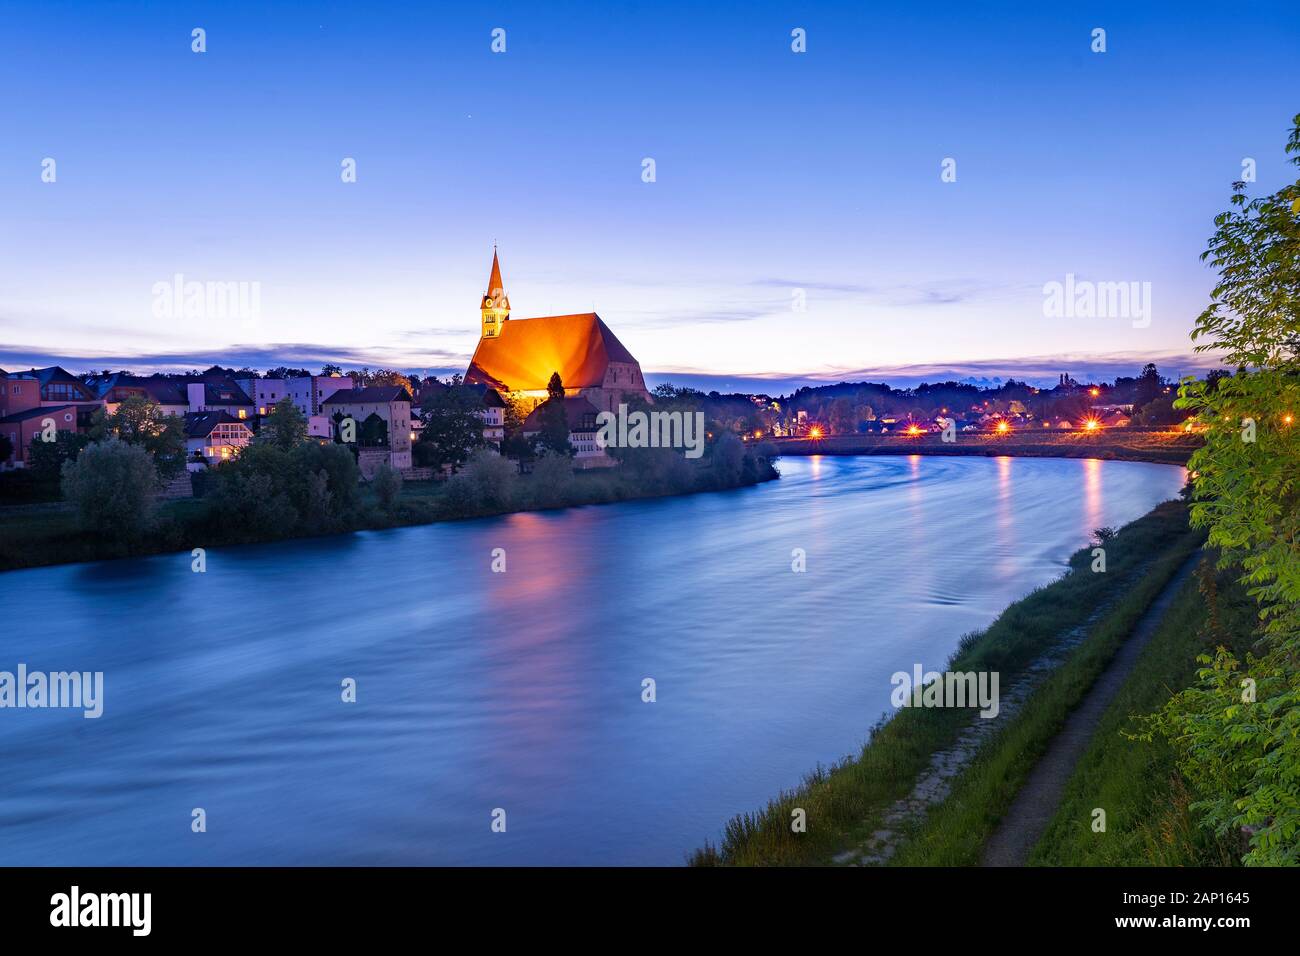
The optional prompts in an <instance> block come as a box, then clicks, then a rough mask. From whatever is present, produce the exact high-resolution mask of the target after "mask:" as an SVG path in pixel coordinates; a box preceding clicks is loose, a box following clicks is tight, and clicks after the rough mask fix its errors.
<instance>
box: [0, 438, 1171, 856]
mask: <svg viewBox="0 0 1300 956" xmlns="http://www.w3.org/2000/svg"><path fill="white" fill-rule="evenodd" d="M781 470H782V473H783V477H782V478H781V480H780V481H776V482H770V483H767V484H765V485H761V486H758V487H754V488H747V489H742V490H737V491H731V492H722V493H710V494H699V495H693V496H687V497H681V498H670V499H659V500H650V501H636V502H626V503H621V504H616V505H602V506H592V507H585V508H573V509H567V510H563V511H553V512H542V513H524V514H516V515H510V516H506V517H501V518H492V519H483V520H476V521H467V522H457V523H444V524H437V525H427V526H422V527H414V528H402V529H397V530H391V531H382V532H364V533H360V534H354V535H344V536H336V537H330V538H319V539H311V540H303V541H292V542H284V543H279V544H270V545H257V546H251V547H239V548H215V549H211V550H210V551H208V553H207V570H206V571H205V572H204V573H195V572H193V571H192V570H191V558H190V555H189V554H188V553H185V554H178V555H163V556H158V557H151V558H143V559H138V560H130V561H117V562H103V563H96V564H80V565H65V566H60V567H50V568H39V569H33V570H27V571H16V572H10V573H7V574H0V599H2V600H3V607H4V608H5V611H6V619H7V620H8V621H9V626H8V627H7V628H6V629H5V633H4V636H3V638H0V670H4V671H10V672H13V671H16V669H17V666H18V665H19V664H20V663H22V664H25V665H26V667H27V669H28V671H29V672H30V671H38V670H40V671H65V670H78V671H92V672H93V671H102V672H103V674H104V694H103V714H102V716H101V717H99V718H97V719H87V718H84V717H83V716H82V712H81V711H79V710H55V709H0V753H2V754H3V761H4V774H3V782H2V783H0V834H3V837H2V838H0V864H8V865H15V864H23V865H69V866H82V865H143V864H161V865H179V864H212V865H223V864H283V865H297V864H380V865H383V864H412V865H425V864H453V865H459V864H668V865H673V864H680V863H682V862H683V861H684V859H685V856H686V854H687V853H688V851H689V850H690V849H691V848H693V847H695V846H698V845H699V844H700V843H701V842H702V841H703V840H704V839H706V838H708V839H712V840H714V841H716V840H717V838H718V835H719V833H720V831H721V828H722V826H723V824H724V823H725V822H726V820H727V819H728V818H729V817H730V816H732V815H733V814H735V813H737V812H741V811H746V810H752V809H756V808H757V807H759V806H761V805H762V804H763V803H765V802H766V801H767V800H768V798H770V797H772V796H774V795H775V794H776V793H777V792H778V791H779V790H781V789H783V788H790V787H793V786H795V785H797V784H798V783H799V781H800V779H801V778H802V776H803V775H804V774H805V773H806V772H807V771H809V770H810V769H812V768H813V767H814V766H815V765H816V764H817V763H819V762H820V763H822V764H826V763H829V762H830V761H832V760H835V759H837V758H839V757H841V756H843V755H845V754H848V753H851V752H856V751H857V750H858V749H859V747H860V746H861V744H862V742H863V740H864V739H865V737H866V734H867V731H868V728H869V727H870V725H871V724H872V723H873V722H874V721H875V720H876V719H877V718H878V717H879V716H880V715H881V714H882V713H884V712H885V711H886V710H887V709H888V707H889V692H890V689H891V687H890V684H889V677H890V675H891V674H892V673H894V672H895V671H898V670H908V671H910V670H911V668H912V666H913V664H915V663H920V664H922V665H923V666H924V667H925V668H927V669H929V668H934V669H941V667H942V665H943V664H944V662H945V661H946V659H947V657H948V655H949V654H950V653H951V651H952V650H953V648H954V647H955V646H956V644H957V641H958V640H959V638H960V637H961V635H962V634H963V633H965V632H967V631H971V630H974V629H978V628H981V627H984V626H986V625H987V624H989V623H990V622H991V621H992V620H993V618H994V617H996V616H997V614H998V613H999V612H1000V611H1001V610H1002V609H1003V608H1004V607H1005V606H1006V605H1007V604H1009V603H1010V602H1012V601H1014V600H1015V599H1017V598H1019V597H1021V596H1023V595H1024V594H1026V593H1027V592H1028V591H1030V590H1032V589H1033V588H1034V587H1036V586H1038V585H1041V584H1044V583H1046V582H1048V581H1051V580H1052V579H1054V578H1055V577H1057V576H1058V575H1060V574H1061V573H1062V571H1063V569H1064V566H1065V560H1066V558H1067V557H1068V556H1069V554H1070V553H1071V551H1073V550H1074V549H1076V548H1079V547H1082V546H1083V545H1084V544H1085V543H1086V539H1087V537H1088V534H1089V532H1090V531H1091V530H1092V529H1094V528H1097V527H1100V526H1102V525H1113V526H1119V525H1121V524H1124V523H1126V522H1128V521H1131V520H1132V519H1134V518H1137V517H1139V516H1140V515H1142V514H1144V513H1146V512H1147V511H1149V510H1150V509H1151V508H1152V507H1153V506H1154V505H1156V504H1157V503H1159V502H1161V501H1164V500H1166V499H1169V498H1172V497H1176V495H1177V493H1178V490H1179V488H1180V487H1181V486H1182V484H1183V481H1184V477H1185V472H1184V470H1183V469H1182V468H1177V467H1173V466H1169V465H1154V464H1143V463H1136V462H1120V461H1107V462H1102V461H1096V460H1065V459H1045V458H1044V459H1011V458H998V459H992V458H973V457H972V458H955V457H954V458H943V457H934V458H922V457H918V456H912V457H865V458H830V457H813V458H787V459H784V460H783V461H782V462H781ZM0 532H2V529H0ZM495 549H503V550H504V561H505V571H504V572H503V573H501V572H493V571H492V563H493V561H494V550H495ZM794 549H802V551H803V554H804V555H805V559H804V560H805V565H806V570H805V571H803V572H802V573H796V572H794V571H793V570H792V567H791V565H792V561H793V560H794V558H793V557H792V553H793V552H794ZM498 554H499V552H498ZM349 678H350V679H351V680H353V681H355V686H356V700H355V702H344V701H343V699H342V697H343V691H342V686H343V682H344V681H345V679H349ZM646 678H650V679H652V680H653V681H654V691H655V698H656V699H655V700H654V702H653V703H647V702H643V700H642V696H643V681H644V680H645V679H646ZM196 808H201V809H202V811H203V818H204V820H205V823H206V831H205V832H194V829H193V826H192V821H193V819H194V811H195V809H196ZM498 809H500V810H503V811H504V819H505V832H503V833H501V832H493V829H492V821H493V811H495V810H498ZM498 816H499V815H498Z"/></svg>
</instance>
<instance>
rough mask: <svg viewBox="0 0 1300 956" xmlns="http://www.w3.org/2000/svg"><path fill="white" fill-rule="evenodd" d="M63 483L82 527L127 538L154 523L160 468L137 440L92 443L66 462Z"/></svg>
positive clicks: (123, 538)
mask: <svg viewBox="0 0 1300 956" xmlns="http://www.w3.org/2000/svg"><path fill="white" fill-rule="evenodd" d="M62 487H63V496H64V498H66V499H67V500H68V501H69V502H70V503H71V504H72V505H73V506H74V507H75V508H76V510H77V517H78V520H79V522H80V524H81V527H82V529H83V530H86V531H93V532H97V533H99V534H104V535H108V536H109V537H111V538H114V539H117V540H129V539H132V538H136V537H138V536H140V535H141V534H143V533H144V532H145V531H147V530H148V529H149V528H150V527H151V526H152V524H153V515H154V495H155V493H156V492H157V490H158V473H157V471H156V469H155V468H154V464H153V458H152V457H150V455H149V453H148V452H147V451H145V450H144V449H143V448H141V447H140V446H138V445H128V444H126V443H125V442H123V441H120V440H119V439H116V438H110V439H109V440H107V441H103V442H98V443H96V444H93V445H90V446H88V447H87V448H85V449H84V450H83V451H82V452H81V454H80V455H78V456H77V457H76V459H75V460H71V461H67V462H65V463H64V465H63V480H62Z"/></svg>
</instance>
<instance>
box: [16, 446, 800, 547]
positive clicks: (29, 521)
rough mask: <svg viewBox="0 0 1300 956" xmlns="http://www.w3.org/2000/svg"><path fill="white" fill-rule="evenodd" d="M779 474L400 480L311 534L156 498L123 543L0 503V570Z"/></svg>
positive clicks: (693, 489)
mask: <svg viewBox="0 0 1300 956" xmlns="http://www.w3.org/2000/svg"><path fill="white" fill-rule="evenodd" d="M705 461H706V462H707V459H705ZM778 477H779V474H778V472H777V471H776V470H775V468H773V467H771V466H770V465H769V464H768V463H767V462H766V461H764V460H762V459H759V464H758V466H756V467H755V468H753V469H752V470H751V469H743V470H741V471H740V472H739V474H737V475H731V474H728V473H719V470H718V469H713V468H709V467H706V466H704V465H701V466H698V467H695V468H694V470H693V471H685V470H683V471H679V472H678V473H676V475H670V476H668V477H664V476H662V475H648V474H641V473H638V472H636V471H633V470H628V469H627V468H626V467H624V468H616V469H601V470H592V471H579V472H575V473H573V475H572V477H571V479H569V480H567V481H562V482H560V483H558V484H557V483H556V481H555V479H554V475H552V476H550V477H547V476H541V475H520V476H516V477H514V478H513V479H511V481H510V487H508V488H507V489H505V490H504V491H503V490H502V489H501V488H494V491H495V492H496V494H494V495H492V496H484V495H475V494H473V490H472V488H469V487H467V482H466V481H465V480H462V479H457V480H455V481H437V482H434V481H420V482H408V483H406V484H405V485H404V486H403V487H402V491H401V494H400V496H399V497H398V498H397V500H396V501H395V502H393V503H392V504H391V505H390V506H389V507H384V506H383V505H382V504H381V503H380V501H379V500H378V498H377V496H376V494H375V492H374V489H373V488H371V487H370V486H368V485H363V486H362V487H361V492H360V499H359V501H358V504H357V507H356V510H355V513H354V514H352V515H351V516H350V517H349V518H348V520H347V521H346V523H344V524H343V525H342V526H331V527H327V528H320V529H319V530H312V529H310V528H304V527H298V528H294V529H293V530H289V531H285V530H283V529H280V530H276V529H273V528H268V527H264V526H259V525H257V524H256V523H250V522H248V521H245V520H238V518H239V516H235V517H234V518H232V516H230V515H227V514H225V513H223V512H222V510H221V509H220V508H219V507H217V506H216V504H215V503H214V502H213V500H212V499H210V498H182V499H175V500H170V501H163V502H160V503H159V506H158V509H157V513H156V515H155V517H154V521H153V523H152V525H151V527H149V528H148V529H147V530H145V531H143V532H142V533H141V534H139V535H138V536H136V537H135V538H133V539H132V540H129V541H121V540H113V539H111V538H107V537H105V536H102V535H95V534H86V533H84V532H83V531H82V530H81V529H80V527H79V525H78V519H77V515H76V513H75V512H74V511H73V510H72V509H71V508H70V507H68V506H67V505H65V504H63V503H62V502H47V503H37V504H24V505H9V506H6V507H0V571H11V570H15V569H18V568H31V567H41V566H45V565H51V564H68V563H74V562H80V561H101V560H108V559H116V558H126V557H139V556H143V555H149V554H162V553H167V552H175V551H189V550H191V549H192V548H213V547H220V546H223V545H232V544H252V543H262V542H268V541H280V540H286V539H292V538H304V537H317V536H320V535H323V534H340V533H351V532H354V531H363V530H376V529H383V528H396V527H404V526H409V525H421V524H431V523H433V522H437V521H450V520H459V519H465V518H480V517H490V516H493V515H501V514H509V513H513V512H517V511H537V510H545V509H550V508H567V507H574V506H578V505H591V504H609V503H613V502H618V501H630V500H634V499H641V498H662V497H670V496H675V495H682V494H694V493H697V492H704V491H725V490H729V489H733V488H742V487H748V486H751V485H754V484H759V483H762V482H765V481H770V480H773V479H776V478H778ZM467 492H468V494H467Z"/></svg>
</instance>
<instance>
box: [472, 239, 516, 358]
mask: <svg viewBox="0 0 1300 956" xmlns="http://www.w3.org/2000/svg"><path fill="white" fill-rule="evenodd" d="M479 311H480V312H482V313H483V334H482V338H485V339H494V338H496V337H497V336H499V335H500V334H501V326H502V325H504V324H505V321H506V319H508V318H510V298H509V297H508V296H507V295H506V289H505V285H504V283H502V281H501V263H499V262H498V261H497V248H496V246H493V247H492V275H491V276H489V277H488V287H487V292H485V293H484V294H483V304H482V305H481V306H479Z"/></svg>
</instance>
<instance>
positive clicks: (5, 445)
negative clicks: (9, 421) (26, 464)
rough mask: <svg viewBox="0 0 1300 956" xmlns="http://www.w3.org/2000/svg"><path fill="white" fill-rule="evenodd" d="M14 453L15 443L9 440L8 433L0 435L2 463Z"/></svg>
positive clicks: (0, 461) (0, 457)
mask: <svg viewBox="0 0 1300 956" xmlns="http://www.w3.org/2000/svg"><path fill="white" fill-rule="evenodd" d="M13 455H14V443H13V442H11V441H10V440H9V436H8V435H0V465H2V464H4V463H5V462H7V461H8V460H9V459H10V458H12V457H13Z"/></svg>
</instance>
